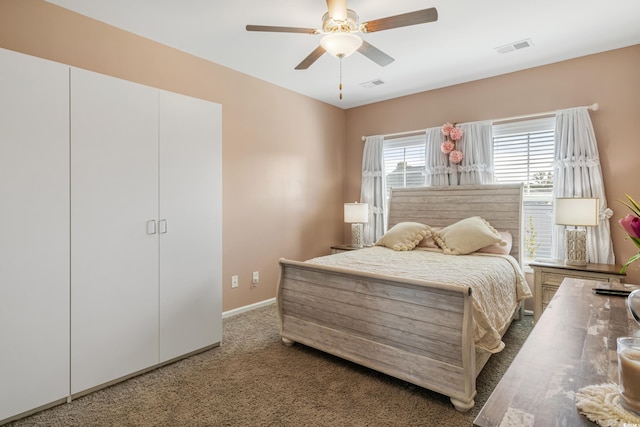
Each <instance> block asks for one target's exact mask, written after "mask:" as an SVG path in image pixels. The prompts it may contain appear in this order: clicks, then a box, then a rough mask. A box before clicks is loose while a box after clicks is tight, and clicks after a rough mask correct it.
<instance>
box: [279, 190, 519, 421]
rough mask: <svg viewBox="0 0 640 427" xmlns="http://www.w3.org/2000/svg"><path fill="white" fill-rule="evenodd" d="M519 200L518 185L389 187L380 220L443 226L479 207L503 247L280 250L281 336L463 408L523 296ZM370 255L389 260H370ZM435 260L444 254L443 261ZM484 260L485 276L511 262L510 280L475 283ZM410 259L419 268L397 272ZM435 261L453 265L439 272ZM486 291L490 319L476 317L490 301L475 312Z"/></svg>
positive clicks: (468, 405) (475, 213)
mask: <svg viewBox="0 0 640 427" xmlns="http://www.w3.org/2000/svg"><path fill="white" fill-rule="evenodd" d="M521 209H522V186H521V185H484V186H458V187H424V188H410V189H393V190H392V192H391V196H390V202H389V217H388V229H391V228H392V227H394V226H395V225H397V224H406V223H422V224H427V225H429V226H430V227H446V226H449V225H451V224H454V223H457V222H458V221H460V220H463V219H465V218H469V217H474V216H475V217H481V218H483V219H484V220H486V221H488V223H489V224H490V225H491V226H493V227H494V228H495V229H496V230H499V231H501V232H509V233H510V234H511V236H512V238H513V239H512V240H513V241H512V246H511V251H510V254H509V255H491V254H478V253H472V254H469V255H443V254H442V251H439V250H431V249H428V248H415V249H414V250H408V251H394V250H392V249H389V248H385V247H377V246H375V247H372V248H364V249H361V250H357V251H350V252H344V253H340V254H335V255H329V256H326V257H319V258H316V259H312V260H307V261H304V262H300V261H293V260H286V259H281V260H280V280H279V286H278V293H277V303H278V311H279V317H280V334H281V337H282V340H283V342H284V343H285V344H286V345H292V344H293V343H295V342H298V343H301V344H304V345H307V346H310V347H313V348H316V349H318V350H321V351H324V352H327V353H330V354H333V355H335V356H338V357H341V358H344V359H347V360H350V361H352V362H355V363H358V364H361V365H363V366H366V367H369V368H371V369H374V370H377V371H380V372H383V373H385V374H388V375H391V376H393V377H396V378H399V379H402V380H405V381H408V382H410V383H413V384H415V385H418V386H421V387H424V388H427V389H430V390H433V391H435V392H438V393H441V394H444V395H446V396H448V397H449V398H450V400H451V402H452V404H453V406H454V407H455V408H456V409H457V410H459V411H463V412H464V411H468V410H469V409H471V408H472V407H473V406H474V404H475V402H474V398H475V395H476V377H477V375H478V373H479V372H480V371H481V369H482V367H483V366H484V365H485V363H486V362H487V360H488V359H489V357H490V356H491V354H494V353H495V352H498V351H500V350H501V349H502V346H503V344H502V342H501V337H502V335H503V334H504V333H505V332H506V330H507V328H508V327H509V325H510V323H511V320H512V319H513V318H514V317H515V316H517V314H518V313H519V312H521V311H520V310H521V307H522V300H523V299H525V298H528V297H530V291H529V289H528V287H527V285H526V282H524V276H523V275H522V270H521V269H520V265H521V253H520V252H521V248H522V236H521V226H522V211H521ZM420 249H422V250H420ZM385 251H386V252H385ZM438 256H439V257H440V258H435V259H433V257H438ZM375 259H378V260H383V264H386V265H387V266H390V267H391V269H390V270H387V269H384V270H379V269H378V266H373V264H374V263H376V262H377V261H375ZM445 261H447V262H453V263H454V264H451V265H450V266H447V267H443V266H444V265H445V264H443V263H444V262H445ZM485 261H487V262H489V261H490V262H491V263H494V264H495V265H499V266H500V267H499V268H501V269H502V270H500V269H498V270H496V271H493V270H491V271H489V273H488V275H489V276H492V277H502V276H505V275H510V274H511V273H509V269H510V268H511V269H512V270H513V275H514V276H513V277H514V278H513V282H514V283H512V284H510V285H509V286H506V287H505V288H504V289H507V290H496V291H495V292H493V293H492V292H490V293H489V294H487V293H486V292H487V291H486V290H481V289H482V288H483V287H484V286H480V288H478V287H477V283H481V282H484V281H485V279H484V278H480V277H479V276H478V278H477V279H476V278H474V276H473V274H471V273H475V272H476V271H482V270H483V269H484V268H485V267H481V265H483V264H481V262H485ZM405 263H406V264H405ZM410 263H413V264H415V265H416V266H417V268H418V270H420V271H418V272H415V271H414V272H412V273H411V274H407V273H406V271H404V270H405V265H407V266H408V265H409V264H410ZM427 265H429V266H432V267H433V268H431V267H426V266H427ZM436 266H440V268H436ZM408 268H409V267H407V269H408ZM436 270H440V271H444V270H450V271H454V272H457V274H456V275H455V276H454V277H455V278H453V279H452V278H451V277H449V276H451V275H449V276H446V275H445V276H446V277H448V278H446V279H443V278H442V276H437V275H435V274H436ZM431 274H433V275H434V276H430V275H431ZM431 277H434V278H431ZM487 280H488V279H487ZM509 280H511V279H509ZM475 282H477V283H475ZM516 282H517V283H516ZM523 282H524V283H523ZM500 286H503V285H500ZM496 289H497V288H496ZM500 289H503V288H500ZM482 292H484V295H483V294H482ZM498 294H500V295H502V294H504V295H507V294H509V296H508V297H505V298H502V297H501V296H500V297H498V296H497V295H498ZM487 299H494V300H496V301H494V304H496V303H497V304H498V305H499V306H500V307H501V311H503V312H505V313H506V315H505V314H503V315H501V316H502V318H501V319H498V321H497V322H496V324H495V325H492V326H490V327H487V325H485V323H486V321H487V319H486V318H485V317H489V318H491V317H493V314H492V310H493V309H489V310H488V311H489V313H488V314H486V313H485V314H482V313H481V314H479V312H478V306H479V305H481V303H484V300H487ZM505 316H506V318H505Z"/></svg>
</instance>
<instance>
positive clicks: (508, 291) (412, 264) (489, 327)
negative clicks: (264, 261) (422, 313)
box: [307, 246, 531, 353]
mask: <svg viewBox="0 0 640 427" xmlns="http://www.w3.org/2000/svg"><path fill="white" fill-rule="evenodd" d="M307 262H309V263H313V264H320V265H326V266H331V267H340V268H348V269H352V270H358V271H362V272H367V273H375V274H383V275H387V276H395V277H405V278H412V279H418V280H424V281H426V282H439V283H449V284H453V285H460V286H469V287H471V288H472V289H473V291H472V294H473V309H474V310H473V311H474V331H473V338H474V342H475V345H476V348H477V349H481V350H486V351H489V352H491V353H497V352H499V351H501V350H502V349H503V348H504V343H503V342H502V337H501V335H500V331H504V330H505V329H506V328H507V326H508V324H509V323H510V322H511V320H512V316H513V312H514V310H515V307H516V306H517V305H518V303H519V302H520V301H522V300H524V299H527V298H530V297H531V290H530V289H529V286H528V285H527V282H526V281H525V278H524V274H523V273H522V269H521V268H520V266H519V265H518V263H517V262H516V260H515V259H514V258H513V257H511V256H508V255H493V254H481V253H473V254H470V255H444V254H443V253H442V251H439V250H434V249H423V250H419V249H416V250H412V251H394V250H392V249H388V248H385V247H381V246H374V247H371V248H365V249H361V250H357V251H350V252H342V253H339V254H335V255H329V256H324V257H319V258H313V259H310V260H308V261H307Z"/></svg>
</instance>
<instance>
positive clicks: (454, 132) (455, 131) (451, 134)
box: [449, 127, 462, 141]
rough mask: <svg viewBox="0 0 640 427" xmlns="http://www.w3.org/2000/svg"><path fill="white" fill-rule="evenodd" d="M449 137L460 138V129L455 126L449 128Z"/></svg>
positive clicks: (454, 139)
mask: <svg viewBox="0 0 640 427" xmlns="http://www.w3.org/2000/svg"><path fill="white" fill-rule="evenodd" d="M449 138H451V139H452V140H453V141H457V140H459V139H460V138H462V129H460V128H456V127H454V128H451V130H449Z"/></svg>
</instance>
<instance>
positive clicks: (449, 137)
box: [440, 122, 464, 164]
mask: <svg viewBox="0 0 640 427" xmlns="http://www.w3.org/2000/svg"><path fill="white" fill-rule="evenodd" d="M462 133H463V132H462V129H460V128H457V127H456V125H455V123H454V124H451V123H449V122H447V123H445V124H444V125H442V134H443V135H444V136H445V137H446V140H445V141H444V142H443V143H442V145H441V146H440V149H441V150H442V152H443V153H444V154H448V155H449V161H450V162H451V163H455V164H458V163H460V162H461V161H462V159H463V157H464V156H463V155H462V151H460V150H456V141H458V140H459V139H461V138H462Z"/></svg>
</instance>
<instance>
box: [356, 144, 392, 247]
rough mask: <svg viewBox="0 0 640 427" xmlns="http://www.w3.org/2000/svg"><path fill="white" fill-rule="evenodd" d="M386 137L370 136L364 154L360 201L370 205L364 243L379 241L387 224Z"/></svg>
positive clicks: (365, 225)
mask: <svg viewBox="0 0 640 427" xmlns="http://www.w3.org/2000/svg"><path fill="white" fill-rule="evenodd" d="M383 148H384V137H382V136H370V137H368V138H367V139H366V141H365V143H364V152H363V155H362V185H361V187H360V202H361V203H367V204H368V205H369V222H368V223H366V224H364V230H363V232H364V236H363V238H364V244H365V245H370V244H373V243H375V242H376V241H378V239H379V238H380V237H382V235H383V234H384V230H385V226H386V218H385V211H386V209H385V204H386V191H387V190H386V188H387V183H386V179H385V175H384V149H383Z"/></svg>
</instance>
